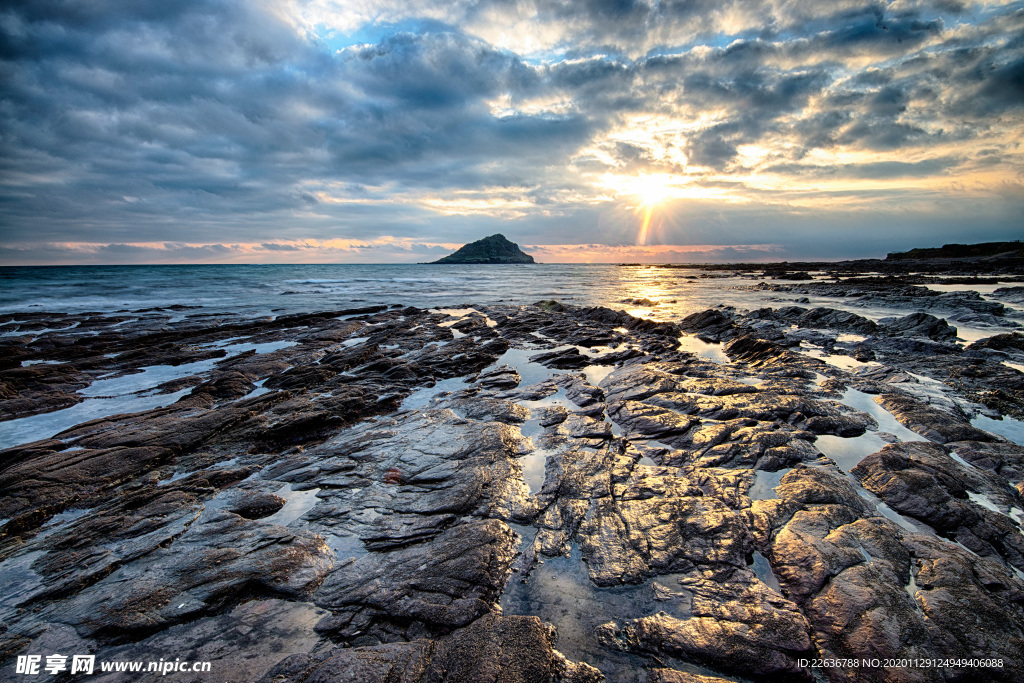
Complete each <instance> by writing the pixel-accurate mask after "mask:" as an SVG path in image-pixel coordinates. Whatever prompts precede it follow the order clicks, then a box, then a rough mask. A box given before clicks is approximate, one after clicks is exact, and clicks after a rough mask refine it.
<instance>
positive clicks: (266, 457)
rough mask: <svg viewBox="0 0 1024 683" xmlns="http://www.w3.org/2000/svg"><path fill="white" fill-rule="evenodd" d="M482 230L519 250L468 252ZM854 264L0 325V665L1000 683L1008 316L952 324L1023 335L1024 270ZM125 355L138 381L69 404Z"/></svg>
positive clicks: (1011, 355)
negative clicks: (635, 283) (132, 391)
mask: <svg viewBox="0 0 1024 683" xmlns="http://www.w3.org/2000/svg"><path fill="white" fill-rule="evenodd" d="M488 240H490V241H488ZM483 243H486V244H499V245H500V244H511V243H508V242H507V241H505V240H504V238H502V237H501V236H500V235H496V236H493V237H491V238H487V239H486V240H482V241H481V242H478V243H474V244H473V245H467V246H466V247H464V248H463V250H465V249H469V248H470V247H474V249H473V250H471V251H472V252H473V253H480V252H479V251H477V250H476V247H475V246H474V245H480V244H483ZM511 246H512V247H515V245H511ZM463 250H460V252H459V253H462V251H463ZM457 255H458V254H456V256H457ZM524 256H525V255H524ZM526 258H529V257H528V256H527V257H526ZM787 265H788V267H789V268H791V269H793V270H797V271H800V272H805V271H806V270H808V269H807V268H806V267H804V266H801V265H800V264H787ZM873 267H874V266H871V267H869V268H867V272H864V273H855V274H852V275H851V274H850V273H843V274H835V273H832V274H829V273H825V274H815V275H808V280H807V281H803V280H802V278H801V279H800V281H798V282H796V283H783V282H780V281H777V280H773V279H771V278H770V277H768V278H766V277H765V276H766V271H765V270H764V268H763V267H758V269H757V270H754V271H752V272H751V273H750V277H751V278H753V279H755V280H756V283H751V284H750V285H749V293H750V294H751V295H752V296H760V297H763V299H762V301H764V303H765V305H762V306H760V307H758V308H753V309H749V310H739V309H735V308H730V307H727V306H719V307H714V308H709V309H708V310H705V311H702V312H699V313H694V314H693V315H690V316H687V317H685V318H683V319H681V320H677V321H671V322H665V321H653V320H650V319H645V318H643V317H638V316H634V315H631V314H629V313H626V312H624V311H621V310H616V309H615V308H614V307H608V306H582V305H570V304H567V303H563V302H559V301H555V300H541V301H537V302H535V303H532V304H529V305H513V304H492V305H482V304H476V305H472V304H471V305H459V306H453V307H451V308H436V309H423V308H414V307H409V306H383V305H379V306H377V305H375V306H365V307H363V308H358V309H345V310H328V311H323V312H318V313H306V314H284V313H281V314H275V315H268V316H263V317H258V318H245V317H243V316H238V315H234V314H230V313H210V312H205V311H195V310H190V309H188V308H187V307H180V309H179V310H170V309H158V310H153V309H149V310H137V311H126V312H121V313H118V314H103V315H100V314H90V313H86V314H74V315H72V314H63V313H59V312H42V311H39V312H26V313H12V314H7V315H4V316H3V317H2V318H0V331H2V332H4V333H5V335H6V336H4V337H2V338H0V350H2V353H0V359H2V360H0V363H2V365H0V418H2V420H3V421H6V422H8V423H10V424H11V425H17V428H16V429H15V428H12V429H11V430H9V431H8V432H5V433H7V434H11V435H14V436H9V437H8V439H9V441H10V443H8V444H4V445H6V446H7V447H6V448H5V449H4V450H2V451H0V518H2V526H0V580H2V585H3V587H4V590H3V593H2V595H0V671H3V672H4V674H5V675H11V676H13V673H12V672H13V671H14V667H15V664H14V662H15V661H16V660H17V658H18V657H19V656H20V657H27V656H29V655H38V656H41V657H43V658H44V661H45V656H47V655H50V654H53V653H61V654H79V653H80V654H87V653H88V654H91V655H94V656H95V657H96V661H97V662H98V663H102V662H124V661H145V660H147V659H151V658H154V653H158V654H159V655H160V656H166V654H167V653H171V654H172V656H174V657H179V658H181V659H182V660H187V661H191V662H195V661H208V662H211V664H212V667H213V668H212V672H211V673H210V674H209V675H208V677H207V678H204V677H202V676H199V675H193V674H173V675H171V676H169V677H168V680H180V681H186V680H187V681H192V680H211V681H212V680H218V681H223V680H231V681H266V682H267V683H270V682H272V681H277V682H284V681H295V682H311V681H327V680H336V679H337V680H349V681H360V682H366V683H370V682H374V683H376V682H378V681H405V682H410V683H411V682H418V681H422V682H427V681H441V680H444V681H464V682H467V683H468V682H477V681H496V680H500V681H521V682H523V683H532V682H536V681H571V682H575V683H584V682H586V683H590V682H593V681H600V680H607V681H636V682H637V683H723V682H724V681H750V680H756V681H808V682H810V681H815V680H817V681H823V680H827V681H831V682H835V683H839V682H841V681H894V680H895V681H951V680H956V681H968V680H986V681H1007V682H1009V681H1020V680H1021V671H1024V573H1022V572H1024V534H1022V526H1021V525H1022V522H1024V498H1022V496H1024V446H1021V445H1020V442H1019V441H1017V442H1015V441H1014V440H1012V439H1010V438H1008V437H1006V436H1000V435H999V434H998V433H994V432H992V431H989V430H990V429H998V430H1003V428H1004V427H1005V426H1006V425H1009V424H1014V423H1013V422H1012V419H1011V418H1010V417H1005V418H1004V419H1002V420H1000V419H999V418H1000V417H1001V416H1004V415H1020V412H1019V411H1020V408H1021V405H1022V397H1024V394H1022V390H1024V374H1022V373H1021V371H1020V368H1021V367H1022V364H1024V335H1021V334H1020V333H1019V332H1013V331H1011V332H1000V333H999V334H993V335H991V336H989V337H987V338H984V339H978V340H976V341H972V342H969V343H967V342H965V341H963V340H959V339H958V331H957V328H956V327H955V325H951V324H950V321H951V320H952V321H953V322H956V319H959V320H963V321H974V322H977V324H993V325H996V324H998V325H1002V326H1003V327H1002V328H1000V329H1003V328H1005V329H1011V330H1012V329H1013V328H1014V327H1015V326H1017V327H1019V324H1018V323H1017V322H1015V319H1011V317H1009V316H1010V313H1011V312H1012V309H1011V308H1010V307H1011V306H1012V305H1014V302H1020V301H1022V299H1021V291H1020V290H1021V287H1020V286H1001V287H998V288H997V287H995V286H993V287H992V288H991V291H992V292H993V294H992V295H991V297H990V298H984V299H983V298H982V297H981V296H980V295H979V294H978V293H977V292H973V291H970V292H969V291H952V292H945V291H943V292H937V291H934V290H931V289H927V288H925V287H923V286H921V285H919V284H912V283H911V282H901V283H898V284H899V286H894V284H897V283H895V281H893V280H891V279H889V280H882V281H879V279H878V278H876V276H875V275H873V274H872V272H873V271H871V268H873ZM1008 268H1009V269H1010V270H1009V271H1004V272H1002V273H996V274H994V275H993V277H996V278H997V279H998V278H1000V277H1001V278H1003V279H1004V281H1009V282H1011V283H1012V282H1013V281H1014V278H1017V280H1016V281H1019V278H1020V275H1021V273H1020V272H1019V264H1018V265H1012V264H1011V265H1010V266H1008ZM776 272H777V271H776ZM694 277H696V276H694ZM915 277H916V276H915ZM908 278H910V276H908ZM986 291H989V290H986ZM808 297H814V298H815V303H811V302H810V301H809V299H808ZM867 300H870V301H871V302H872V304H881V305H884V306H885V307H886V309H887V310H893V311H896V313H895V314H894V315H891V316H889V317H886V318H881V319H878V318H868V317H866V316H865V315H861V314H860V313H858V312H857V310H859V309H857V308H856V306H857V305H858V304H863V302H864V301H867ZM1000 301H1003V302H1005V304H1004V303H1000ZM851 302H852V303H851ZM656 303H657V302H653V301H649V300H645V304H656ZM862 312H863V311H862ZM171 321H173V322H171ZM157 369H159V370H157ZM160 373H164V374H160ZM140 378H143V379H144V378H151V382H150V386H151V388H150V389H149V390H147V392H148V393H147V392H143V394H142V395H143V396H149V398H140V399H139V400H153V401H159V405H157V403H153V404H152V405H151V406H150V407H146V408H140V407H139V405H137V404H133V405H132V409H131V410H124V411H122V412H119V413H115V414H104V415H95V414H90V413H88V412H86V410H85V406H88V405H94V403H90V401H92V402H95V401H98V400H100V398H98V397H103V396H108V395H113V394H116V393H117V391H118V387H120V386H122V385H123V383H125V382H128V381H139V380H140ZM76 410H81V411H82V412H80V413H75V414H74V415H73V416H70V417H66V418H61V416H62V415H68V411H76ZM62 419H63V422H61V421H60V420H62ZM40 420H50V422H46V423H42V422H40ZM3 424H4V422H0V425H3ZM1004 431H1005V430H1004ZM821 661H826V662H830V663H829V664H827V665H825V666H821V665H817V664H816V663H817V662H821ZM853 661H856V662H857V664H856V665H850V664H844V663H843V662H853ZM915 662H916V663H915ZM19 680H20V677H19ZM34 680H54V677H52V676H51V677H49V678H48V677H47V676H46V675H40V676H36V677H34ZM59 680H77V678H75V677H71V678H67V676H65V678H62V679H59ZM89 680H95V681H104V682H112V681H120V680H129V679H127V678H124V677H123V674H117V673H109V672H108V673H103V672H101V671H100V668H99V664H97V670H96V675H94V676H92V677H90V678H89Z"/></svg>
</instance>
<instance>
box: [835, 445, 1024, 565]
mask: <svg viewBox="0 0 1024 683" xmlns="http://www.w3.org/2000/svg"><path fill="white" fill-rule="evenodd" d="M851 473H852V474H853V475H854V476H856V477H857V478H858V479H859V480H860V481H861V483H863V485H864V488H866V489H868V490H869V491H871V492H872V493H874V494H875V495H877V496H878V497H879V498H881V499H882V500H884V501H885V502H886V503H887V504H888V505H889V506H890V507H891V508H893V509H894V510H897V511H899V512H901V513H903V514H905V515H908V516H910V517H913V518H915V519H919V520H921V521H923V522H925V523H927V524H928V525H929V526H931V527H933V528H934V529H935V530H936V531H937V532H939V533H940V534H942V535H944V536H947V537H949V538H954V539H956V540H957V541H959V542H960V543H962V544H963V545H965V546H966V547H967V548H969V549H971V550H973V551H974V552H975V553H977V554H979V555H991V556H996V557H1002V558H1003V559H1005V560H1006V561H1007V562H1009V563H1010V564H1012V565H1014V566H1016V567H1018V568H1024V535H1022V534H1021V533H1020V527H1019V525H1018V524H1017V523H1015V522H1014V521H1013V520H1012V519H1011V518H1010V517H1008V516H1006V515H1004V514H1000V513H998V512H993V511H992V510H988V509H986V508H984V507H983V506H981V505H979V504H977V503H975V502H973V501H972V500H970V499H969V496H968V490H967V489H966V488H965V483H966V482H965V478H966V475H967V474H968V473H966V472H964V471H963V470H962V469H961V466H960V465H959V464H958V463H956V462H955V461H954V460H953V459H952V458H950V457H949V456H948V455H947V454H946V450H945V449H944V448H943V447H941V446H939V445H938V444H931V443H922V442H911V443H904V444H890V445H888V446H885V447H884V448H883V449H882V450H881V451H879V452H878V453H874V454H872V455H869V456H867V457H865V458H864V459H863V460H862V461H861V462H860V463H859V464H858V465H857V466H856V467H854V468H853V470H851ZM976 486H977V485H976ZM1003 486H1004V487H1006V489H1007V490H1006V493H1005V495H1007V496H1009V497H1010V498H1011V500H1015V497H1014V496H1013V493H1012V491H1010V490H1009V487H1008V485H1006V484H1005V483H1004V484H1003Z"/></svg>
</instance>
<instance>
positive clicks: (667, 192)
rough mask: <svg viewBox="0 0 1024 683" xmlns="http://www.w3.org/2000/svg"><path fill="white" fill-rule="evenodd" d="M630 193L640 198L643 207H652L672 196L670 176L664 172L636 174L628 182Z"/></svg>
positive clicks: (672, 187)
mask: <svg viewBox="0 0 1024 683" xmlns="http://www.w3.org/2000/svg"><path fill="white" fill-rule="evenodd" d="M629 184H630V185H631V188H630V190H631V194H633V195H634V196H636V198H637V199H639V200H640V206H641V207H643V208H644V209H647V208H653V207H655V206H657V205H659V204H662V203H664V202H665V201H667V200H668V199H671V198H672V195H673V192H674V190H675V186H674V183H673V182H672V176H668V175H665V174H654V175H647V174H643V175H638V176H636V177H635V178H633V179H632V181H631V182H630V183H629Z"/></svg>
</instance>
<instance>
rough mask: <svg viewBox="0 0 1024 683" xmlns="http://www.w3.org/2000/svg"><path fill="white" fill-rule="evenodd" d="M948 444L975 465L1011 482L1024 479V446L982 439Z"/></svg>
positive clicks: (952, 449) (953, 450)
mask: <svg viewBox="0 0 1024 683" xmlns="http://www.w3.org/2000/svg"><path fill="white" fill-rule="evenodd" d="M946 446H947V447H948V448H949V449H950V452H952V453H955V454H957V455H958V456H960V457H961V458H963V459H964V460H966V461H967V462H969V463H970V464H972V465H974V466H975V467H980V468H982V469H986V470H991V471H992V472H995V473H997V474H999V475H1000V476H1002V477H1004V478H1006V479H1008V480H1009V481H1010V482H1011V483H1016V482H1019V481H1022V480H1024V446H1018V445H1017V444H1015V443H1001V442H988V443H986V442H981V441H951V442H948V443H947V444H946Z"/></svg>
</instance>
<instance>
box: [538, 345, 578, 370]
mask: <svg viewBox="0 0 1024 683" xmlns="http://www.w3.org/2000/svg"><path fill="white" fill-rule="evenodd" d="M530 362H532V363H540V364H541V365H543V366H545V367H549V368H559V369H562V370H578V369H579V368H584V367H586V366H588V365H590V359H589V358H587V357H586V356H584V355H583V354H581V353H580V352H579V349H577V348H575V347H572V348H569V349H565V350H564V351H552V352H551V353H540V354H537V355H536V356H530Z"/></svg>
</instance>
